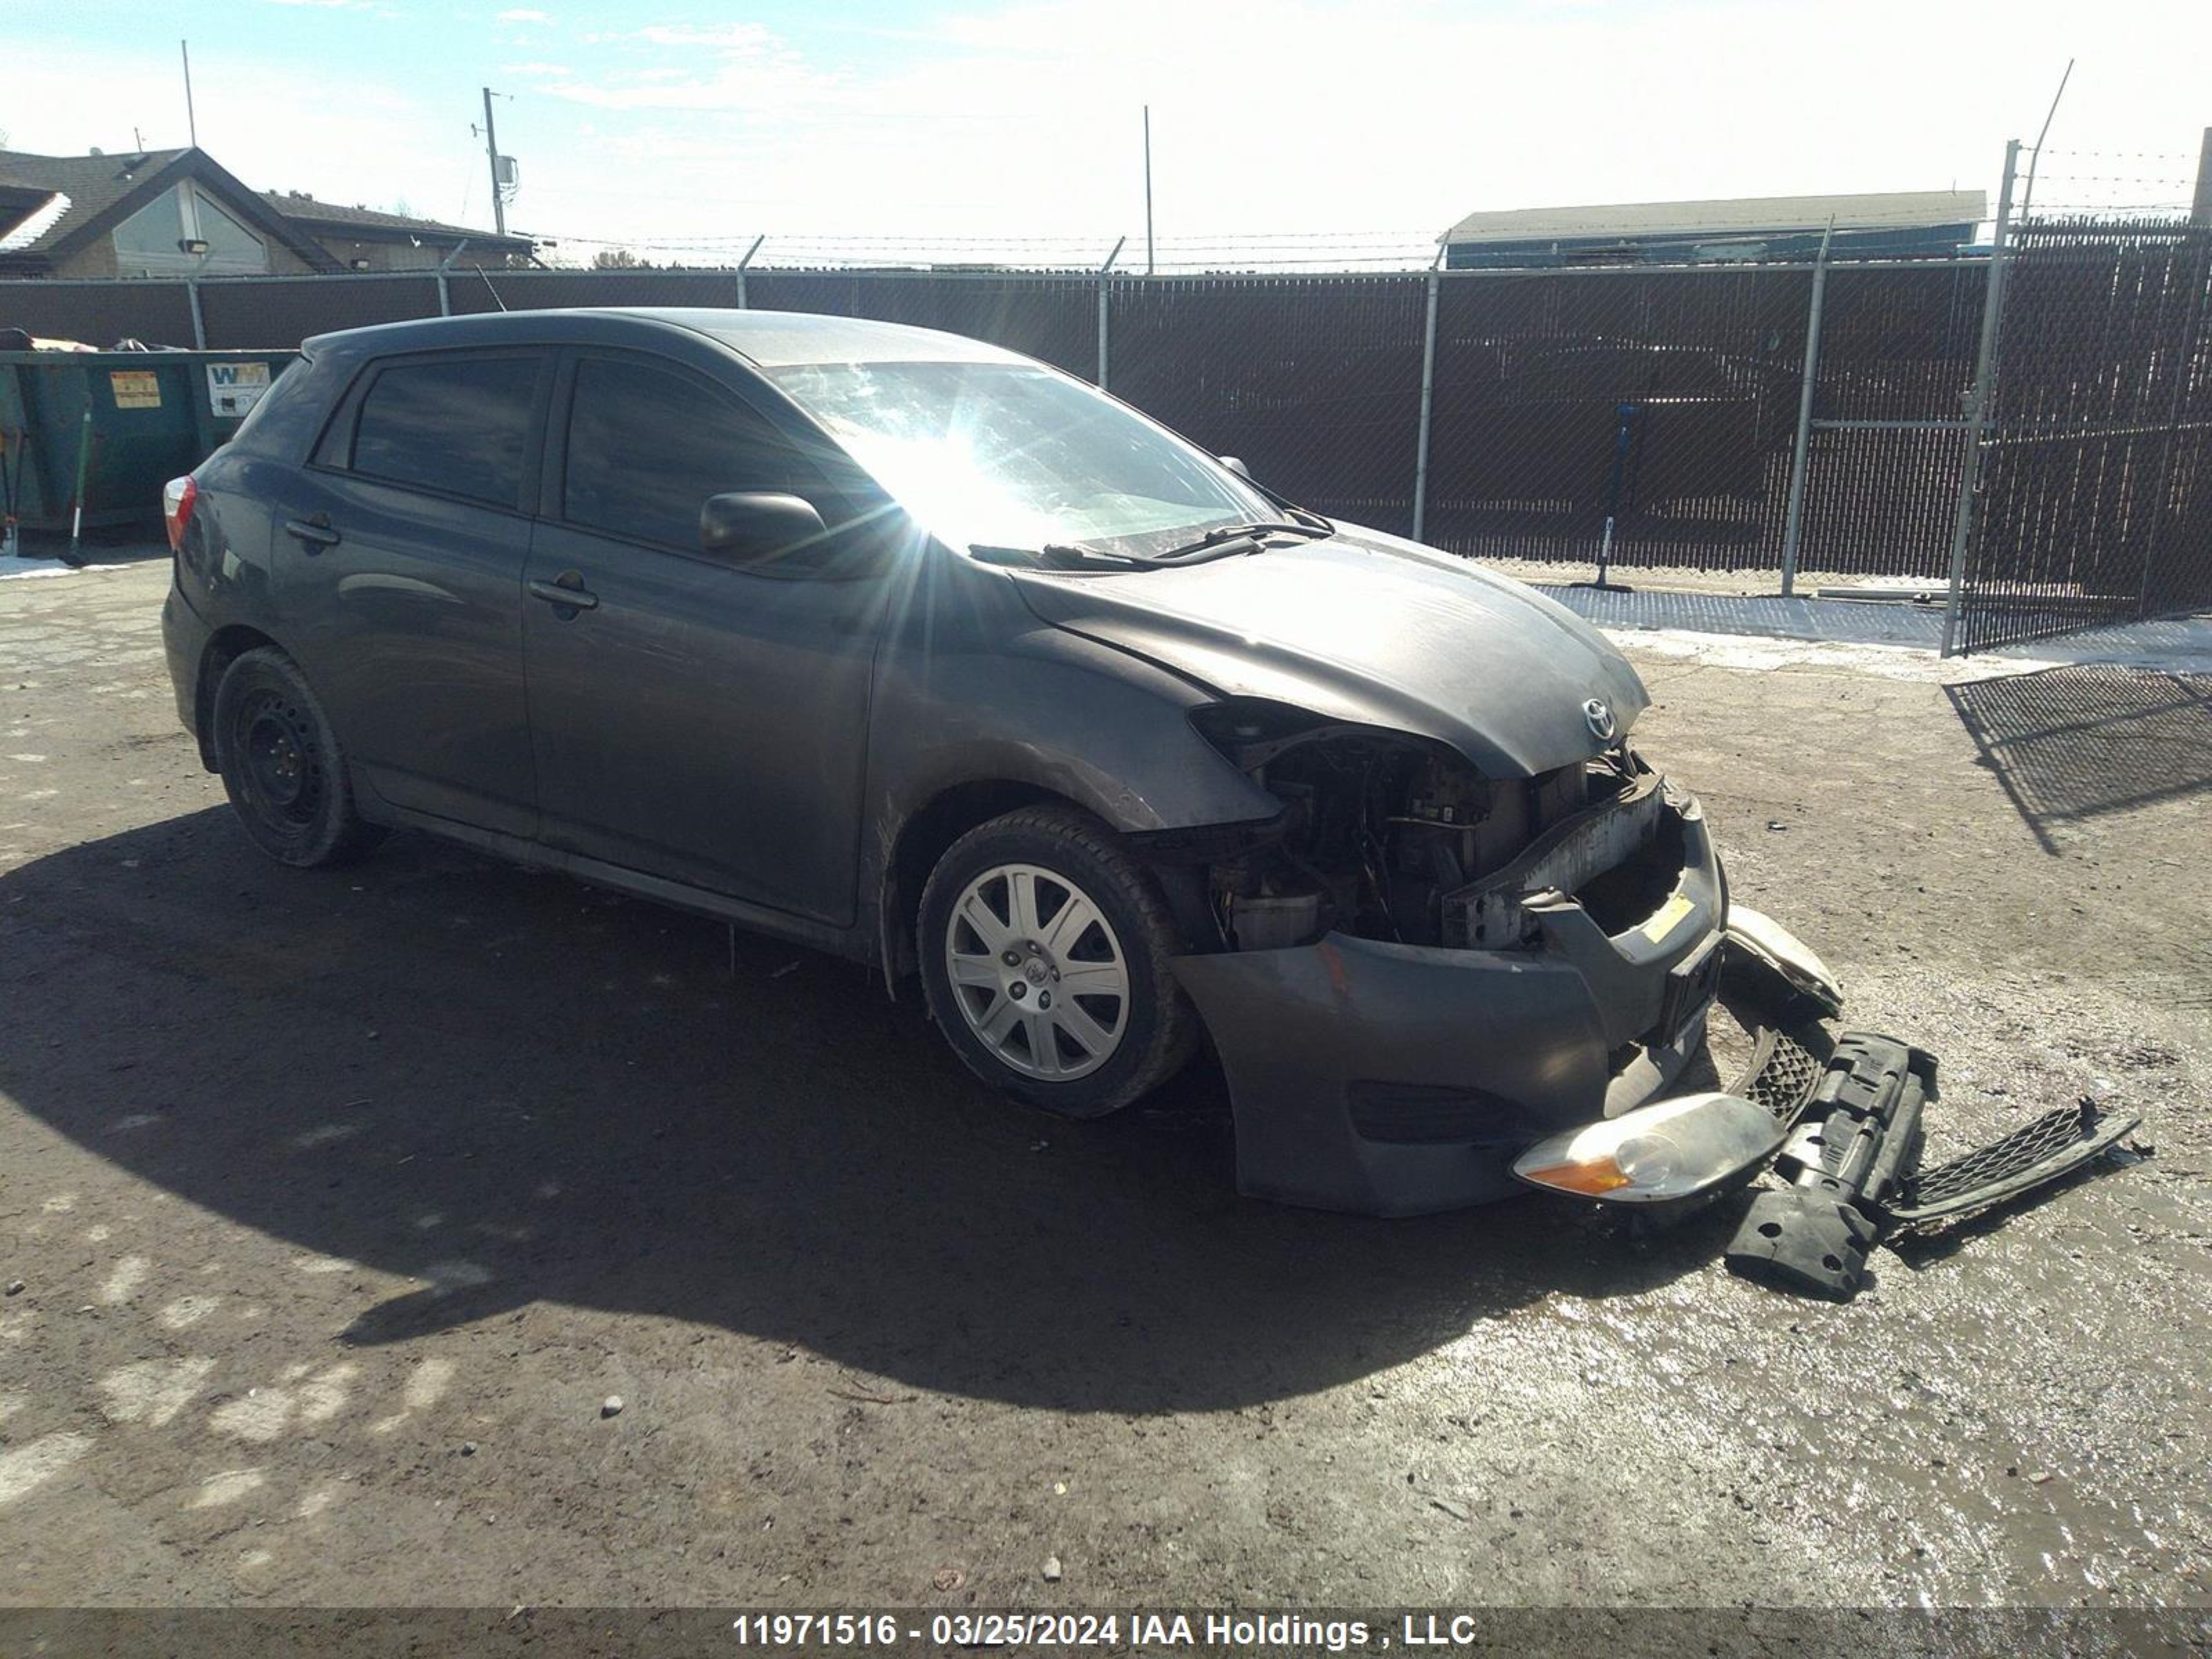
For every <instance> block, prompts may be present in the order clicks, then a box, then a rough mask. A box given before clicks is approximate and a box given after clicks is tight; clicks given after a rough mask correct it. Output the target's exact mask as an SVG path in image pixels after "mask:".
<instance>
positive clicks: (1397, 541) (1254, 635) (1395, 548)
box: [1013, 525, 1650, 777]
mask: <svg viewBox="0 0 2212 1659" xmlns="http://www.w3.org/2000/svg"><path fill="white" fill-rule="evenodd" d="M1338 529H1339V533H1338V534H1337V535H1334V536H1332V537H1330V538H1328V539H1327V540H1326V541H1316V542H1304V543H1299V544H1296V545H1277V546H1273V547H1270V548H1269V549H1267V550H1266V551H1264V552H1261V553H1255V554H1251V555H1231V556H1228V557H1225V558H1218V559H1212V560H1209V561H1207V562H1205V563H1202V564H1195V565H1190V566H1188V567H1182V568H1167V569H1162V570H1150V571H1144V572H1133V573H1131V574H1126V575H1114V576H1093V575H1057V574H1046V573H1042V572H1030V571H1018V572H1015V573H1013V580H1014V581H1015V583H1016V585H1017V586H1018V588H1019V590H1020V592H1021V594H1022V597H1023V598H1024V599H1025V600H1026V601H1027V602H1028V604H1029V605H1030V608H1031V609H1032V610H1033V611H1036V614H1037V615H1038V616H1039V617H1041V618H1042V619H1043V620H1044V621H1046V622H1048V623H1053V624H1054V625H1055V626H1058V627H1060V628H1065V629H1069V630H1071V631H1072V632H1074V633H1078V634H1081V635H1085V636H1086V637H1088V638H1091V639H1094V640H1099V641H1103V642H1105V643H1107V644H1109V645H1113V646H1116V647H1120V648H1121V649H1122V650H1125V651H1129V652H1132V653H1135V654H1137V655H1139V656H1141V657H1145V658H1148V659H1151V660H1152V661H1154V662H1158V663H1160V664H1163V665H1165V666H1167V667H1169V668H1171V669H1173V670H1175V671H1176V672H1178V673H1181V674H1182V675H1184V676H1186V677H1188V678H1191V679H1194V680H1196V681H1198V682H1200V684H1204V685H1206V686H1207V687H1209V688H1210V689H1212V690H1214V691H1216V692H1218V693H1219V694H1220V695H1222V696H1253V697H1270V698H1273V699H1275V700H1276V701H1278V702H1286V703H1294V704H1296V705H1297V706H1298V707H1300V708H1309V709H1311V710H1313V711H1314V712H1315V713H1316V714H1322V715H1326V716H1328V718H1330V719H1333V720H1347V721H1353V722H1358V723H1360V724H1364V725H1370V726H1386V727H1389V728H1391V729H1393V730H1396V731H1401V732H1415V733H1418V734H1419V735H1421V736H1423V737H1429V738H1437V740H1439V741H1441V742H1443V743H1446V744H1450V745H1451V746H1452V747H1453V748H1454V749H1456V750H1459V751H1460V753H1462V755H1464V756H1466V757H1467V758H1468V761H1470V762H1471V763H1473V764H1474V766H1475V767H1476V768H1477V769H1480V771H1481V772H1483V773H1484V774H1485V775H1487V776H1490V777H1515V776H1528V775H1533V774H1534V773H1538V772H1546V771H1549V770H1551V769H1553V768H1554V767H1559V766H1566V765H1570V764H1571V763H1574V762H1576V761H1578V760H1583V759H1587V758H1588V757H1590V756H1592V755H1595V753H1597V752H1598V751H1599V750H1601V749H1602V748H1604V747H1605V744H1603V743H1602V742H1601V741H1600V740H1599V738H1597V737H1596V736H1595V734H1594V733H1593V732H1592V730H1591V728H1590V725H1589V721H1588V720H1585V718H1584V716H1583V704H1584V703H1585V702H1588V701H1589V700H1590V699H1591V698H1598V699H1601V700H1602V701H1603V702H1606V703H1607V705H1608V706H1609V707H1610V708H1612V710H1613V718H1614V720H1616V721H1617V722H1618V725H1619V729H1620V731H1622V732H1626V731H1627V729H1628V727H1629V724H1630V722H1631V721H1632V720H1634V719H1635V718H1636V716H1637V715H1638V714H1641V713H1642V712H1643V710H1644V707H1645V705H1646V704H1647V703H1648V702H1650V697H1649V696H1647V695H1646V693H1645V691H1644V683H1643V682H1642V681H1641V680H1640V679H1638V678H1637V674H1636V671H1635V670H1634V669H1633V668H1632V667H1630V666H1629V665H1628V661H1627V659H1626V658H1624V657H1623V656H1622V655H1621V654H1620V653H1619V652H1618V651H1616V650H1614V649H1613V647H1612V646H1610V645H1608V644H1607V642H1606V641H1605V639H1604V637H1603V635H1600V634H1599V633H1598V631H1597V630H1596V629H1594V628H1592V627H1590V626H1589V623H1585V622H1583V620H1582V618H1580V617H1577V616H1576V615H1575V614H1574V613H1573V612H1572V611H1569V610H1567V609H1566V608H1565V606H1563V605H1556V604H1554V603H1553V601H1551V600H1550V599H1545V598H1543V597H1542V596H1541V594H1539V593H1537V592H1534V590H1533V589H1531V588H1529V587H1527V586H1523V585H1522V583H1520V582H1516V581H1514V580H1511V579H1510V578H1509V577H1505V576H1500V575H1498V574H1495V573H1494V572H1492V571H1487V570H1485V569H1483V568H1481V567H1480V566H1479V565H1475V564H1473V563H1470V562H1468V561H1467V560H1464V559H1460V558H1455V557H1454V556H1451V555H1449V554H1446V553H1439V552H1437V551H1436V550H1433V549H1431V548H1425V547H1422V546H1420V545H1419V544H1417V543H1413V542H1408V541H1405V540H1402V539H1401V538H1398V537H1395V536H1388V535H1384V534H1383V533H1382V532H1379V531H1373V530H1364V529H1359V528H1357V527H1355V526H1349V525H1340V526H1338Z"/></svg>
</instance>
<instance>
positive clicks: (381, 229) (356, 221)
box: [261, 190, 535, 249]
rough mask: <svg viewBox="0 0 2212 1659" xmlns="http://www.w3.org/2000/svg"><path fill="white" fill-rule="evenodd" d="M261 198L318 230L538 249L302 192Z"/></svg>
mask: <svg viewBox="0 0 2212 1659" xmlns="http://www.w3.org/2000/svg"><path fill="white" fill-rule="evenodd" d="M261 199H262V200H263V201H264V202H266V203H268V204H269V205H270V207H272V208H274V209H275V210H276V211H277V212H279V213H281V214H283V216H285V217H286V218H287V219H289V220H291V221H293V222H295V224H302V225H307V226H311V227H313V228H315V229H318V230H323V229H329V230H343V231H350V232H354V233H356V234H366V235H368V236H370V237H373V238H377V239H383V238H388V237H393V236H416V235H426V236H430V237H434V238H435V239H436V240H439V241H441V242H443V241H458V240H461V239H462V238H464V237H465V238H466V239H468V240H470V241H471V242H481V243H483V244H485V245H487V246H505V247H515V248H522V249H528V248H530V247H532V246H535V244H534V243H533V242H532V240H531V239H530V238H529V237H527V236H516V235H513V234H508V233H504V232H501V231H494V230H477V229H473V228H471V227H469V226H467V225H449V224H446V223H444V222H441V221H440V220H436V219H415V218H410V217H409V216H407V215H406V214H404V213H380V212H379V211H377V210H375V209H374V208H365V207H345V206H342V205H341V204H338V203H337V202H319V201H317V200H316V199H315V198H314V197H312V196H307V195H303V194H302V193H301V192H300V191H285V190H264V191H262V192H261Z"/></svg>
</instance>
